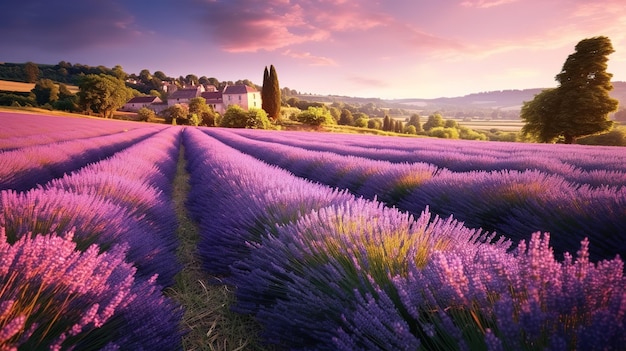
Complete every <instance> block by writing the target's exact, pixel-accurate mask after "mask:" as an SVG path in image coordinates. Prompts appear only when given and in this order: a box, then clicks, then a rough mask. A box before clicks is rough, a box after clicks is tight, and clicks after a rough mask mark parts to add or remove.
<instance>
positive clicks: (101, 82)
mask: <svg viewBox="0 0 626 351" xmlns="http://www.w3.org/2000/svg"><path fill="white" fill-rule="evenodd" d="M78 88H79V89H80V90H79V92H78V98H79V101H80V105H81V107H82V108H83V109H84V110H85V111H87V112H95V113H98V114H100V115H101V116H102V117H104V118H113V112H115V110H117V109H119V108H120V107H122V106H124V104H125V103H126V102H127V101H128V100H130V98H131V97H133V90H132V89H130V88H128V87H126V84H124V81H122V80H121V79H118V78H116V77H114V76H110V75H107V74H98V75H96V74H88V75H86V76H84V77H83V78H82V79H81V81H80V84H79V85H78Z"/></svg>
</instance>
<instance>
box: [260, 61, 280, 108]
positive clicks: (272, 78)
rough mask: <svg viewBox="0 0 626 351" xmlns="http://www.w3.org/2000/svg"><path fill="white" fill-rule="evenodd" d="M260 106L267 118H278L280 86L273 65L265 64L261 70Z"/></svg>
mask: <svg viewBox="0 0 626 351" xmlns="http://www.w3.org/2000/svg"><path fill="white" fill-rule="evenodd" d="M261 100H262V103H261V104H262V105H261V106H262V108H263V110H264V111H265V112H267V115H268V116H269V118H271V119H273V120H277V119H278V118H280V102H281V97H280V86H279V84H278V75H277V74H276V68H274V65H270V68H269V70H268V69H267V66H266V67H265V70H264V72H263V87H262V88H261Z"/></svg>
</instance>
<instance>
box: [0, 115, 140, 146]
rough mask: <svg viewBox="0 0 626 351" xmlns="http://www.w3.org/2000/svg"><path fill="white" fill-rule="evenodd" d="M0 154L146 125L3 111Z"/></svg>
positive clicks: (1, 116) (0, 118)
mask: <svg viewBox="0 0 626 351" xmlns="http://www.w3.org/2000/svg"><path fill="white" fill-rule="evenodd" d="M0 125H2V130H0V150H2V151H7V150H12V149H19V148H22V147H26V146H34V145H43V144H50V143H54V142H60V141H66V140H74V139H82V138H93V137H97V136H102V135H107V134H115V133H119V132H123V131H128V130H131V129H136V128H143V127H145V125H142V124H139V123H133V122H125V121H102V120H95V119H87V118H70V117H60V116H48V115H40V114H37V115H32V114H26V113H9V112H1V111H0Z"/></svg>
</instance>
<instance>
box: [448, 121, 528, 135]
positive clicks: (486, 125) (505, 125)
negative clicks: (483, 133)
mask: <svg viewBox="0 0 626 351" xmlns="http://www.w3.org/2000/svg"><path fill="white" fill-rule="evenodd" d="M457 122H458V123H459V124H460V125H462V126H465V127H468V128H471V129H475V130H490V129H494V128H495V129H498V130H501V131H505V132H517V131H520V130H521V129H522V127H523V126H524V122H522V121H521V120H491V121H483V120H476V121H462V120H458V121H457Z"/></svg>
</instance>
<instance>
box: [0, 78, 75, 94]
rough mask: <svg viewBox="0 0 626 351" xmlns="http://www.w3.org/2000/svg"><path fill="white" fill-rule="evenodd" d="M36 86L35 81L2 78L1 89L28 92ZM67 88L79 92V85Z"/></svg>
mask: <svg viewBox="0 0 626 351" xmlns="http://www.w3.org/2000/svg"><path fill="white" fill-rule="evenodd" d="M34 87H35V83H23V82H12V81H9V80H0V91H16V92H20V93H27V92H29V91H31V90H32V89H33V88H34ZM67 88H68V89H69V91H71V92H72V93H74V94H76V93H77V92H78V87H77V86H75V85H68V86H67Z"/></svg>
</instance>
